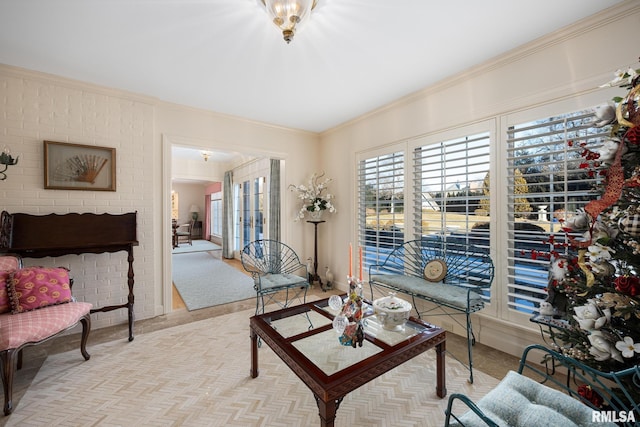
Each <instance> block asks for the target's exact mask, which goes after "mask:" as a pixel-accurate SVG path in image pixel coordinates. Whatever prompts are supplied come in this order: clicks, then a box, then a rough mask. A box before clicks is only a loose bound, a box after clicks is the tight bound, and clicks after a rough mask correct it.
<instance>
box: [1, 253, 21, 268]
mask: <svg viewBox="0 0 640 427" xmlns="http://www.w3.org/2000/svg"><path fill="white" fill-rule="evenodd" d="M18 268H20V259H19V258H17V257H15V256H12V255H2V256H0V270H17V269H18Z"/></svg>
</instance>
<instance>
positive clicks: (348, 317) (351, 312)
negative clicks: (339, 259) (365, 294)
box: [329, 276, 364, 348]
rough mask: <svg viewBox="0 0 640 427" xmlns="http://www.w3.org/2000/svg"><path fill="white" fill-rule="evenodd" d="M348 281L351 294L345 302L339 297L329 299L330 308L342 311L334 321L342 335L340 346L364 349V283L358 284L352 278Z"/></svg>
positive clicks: (349, 277) (348, 277) (336, 329)
mask: <svg viewBox="0 0 640 427" xmlns="http://www.w3.org/2000/svg"><path fill="white" fill-rule="evenodd" d="M347 281H348V282H349V294H348V295H347V297H346V298H345V300H344V301H342V298H340V297H339V296H337V295H334V296H332V297H331V298H329V306H330V307H331V308H333V309H334V310H338V309H339V310H340V314H338V315H337V316H336V317H335V318H334V319H333V328H334V329H335V331H336V332H337V333H338V334H339V335H340V337H339V338H338V340H339V341H340V344H342V345H344V346H351V347H353V348H356V346H359V347H362V343H363V342H364V326H363V325H362V317H363V314H364V311H363V307H362V302H363V300H362V283H361V282H360V281H358V282H356V281H355V280H354V278H353V277H351V276H347Z"/></svg>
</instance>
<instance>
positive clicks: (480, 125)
mask: <svg viewBox="0 0 640 427" xmlns="http://www.w3.org/2000/svg"><path fill="white" fill-rule="evenodd" d="M496 129H497V122H496V120H495V119H489V120H484V121H481V122H477V123H474V124H471V125H467V126H461V127H459V128H455V129H448V130H445V131H441V132H436V133H432V134H429V135H425V136H421V137H418V138H415V139H412V140H410V141H409V143H408V147H407V150H408V152H409V156H411V157H410V158H409V160H408V161H409V162H410V166H409V168H410V169H411V170H410V171H409V173H410V174H411V176H412V179H411V181H408V182H409V184H410V185H411V189H410V190H409V191H410V195H408V196H407V197H411V198H412V199H414V203H413V207H414V210H415V212H414V211H412V212H411V216H412V227H413V228H414V230H412V233H413V234H412V235H413V236H414V237H413V238H416V239H417V238H419V237H420V236H419V235H417V232H416V231H415V230H417V228H416V227H417V221H419V220H418V219H417V218H415V219H414V215H417V205H418V202H417V197H418V196H420V194H418V191H417V190H416V186H415V183H414V180H413V176H414V168H415V166H414V163H413V160H414V159H413V153H414V151H415V150H416V149H417V148H419V147H424V146H429V145H432V144H440V143H442V142H446V141H452V140H456V139H459V138H465V137H468V136H472V135H479V134H483V133H488V138H489V141H490V142H489V158H490V160H489V173H490V176H491V177H492V179H491V180H490V194H496V188H497V184H496V182H497V179H493V177H495V176H497V175H498V174H497V171H496V168H495V165H496V164H497V154H496V150H494V149H493V148H494V147H495V141H496ZM415 172H416V173H417V172H418V171H415ZM495 199H496V198H495V197H490V199H489V206H490V207H489V213H490V214H489V216H488V217H487V221H488V222H489V223H490V230H491V231H490V234H489V242H490V252H489V253H490V256H491V259H492V261H493V262H494V266H495V265H496V264H497V261H498V260H497V259H496V258H497V257H496V249H497V248H498V247H499V245H497V244H496V243H497V242H496V239H495V238H494V236H495V229H496V220H497V218H498V217H499V215H500V212H499V211H497V210H496V208H497V206H496V204H495ZM441 228H442V227H441ZM496 277H497V275H496ZM500 292H501V289H500V283H499V281H498V280H494V281H493V284H492V286H491V289H490V294H491V295H498V296H499V295H500ZM494 299H495V298H494V297H492V301H491V302H489V301H487V305H486V306H485V308H484V309H483V310H482V312H481V313H480V314H488V315H493V316H495V314H496V312H497V311H496V310H497V308H496V307H497V304H495V302H494Z"/></svg>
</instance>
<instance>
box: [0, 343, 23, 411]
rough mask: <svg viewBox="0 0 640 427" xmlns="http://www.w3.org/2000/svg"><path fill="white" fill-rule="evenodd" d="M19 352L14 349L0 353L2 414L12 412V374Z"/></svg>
mask: <svg viewBox="0 0 640 427" xmlns="http://www.w3.org/2000/svg"><path fill="white" fill-rule="evenodd" d="M18 354H20V351H16V349H10V350H3V351H0V370H1V371H2V385H3V387H4V414H5V415H9V414H11V412H12V411H13V401H12V398H13V373H14V372H15V368H16V359H17V355H18Z"/></svg>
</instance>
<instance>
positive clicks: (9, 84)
mask: <svg viewBox="0 0 640 427" xmlns="http://www.w3.org/2000/svg"><path fill="white" fill-rule="evenodd" d="M154 114H155V111H154V106H153V105H152V104H151V103H150V102H147V100H146V99H144V98H136V97H135V96H128V95H121V94H120V92H116V91H100V89H99V88H93V87H90V86H86V87H85V86H83V85H80V84H77V83H72V82H66V81H65V80H62V79H55V80H49V79H47V78H46V77H45V76H42V75H39V74H35V73H33V74H32V73H28V72H20V70H16V69H12V68H9V67H2V66H0V149H1V148H2V147H3V146H4V145H7V146H8V147H9V148H10V149H11V152H12V154H13V155H14V156H15V155H18V154H19V155H20V160H19V164H18V165H16V166H13V167H10V169H9V170H8V171H7V175H8V178H7V179H6V180H5V181H0V209H1V210H7V211H9V212H25V213H30V214H48V213H59V214H62V213H68V212H94V213H104V212H108V213H116V214H117V213H125V212H132V211H137V212H138V240H139V242H140V245H139V246H137V247H135V248H134V258H135V261H134V272H135V288H134V289H135V296H136V300H135V306H134V307H135V316H136V318H137V319H142V318H147V317H152V316H153V315H154V308H155V305H156V303H155V302H154V295H155V294H156V293H157V290H156V289H155V288H154V286H158V287H159V286H160V285H159V284H158V282H159V281H158V280H156V278H155V277H154V268H153V248H154V244H155V240H158V239H154V233H153V232H152V230H153V222H154V215H153V197H152V196H151V195H152V193H153V191H154V183H153V173H154V162H153V153H154V147H153V146H154ZM44 140H50V141H58V142H70V143H78V144H86V145H97V146H104V147H114V148H115V149H116V167H117V170H116V178H117V183H116V187H117V191H115V192H110V191H78V190H76V191H67V190H45V189H44V184H43V162H44V160H43V141H44ZM80 232H81V231H80ZM24 262H25V265H47V266H65V267H68V268H70V269H71V274H72V276H73V277H74V281H75V284H74V288H73V293H74V295H75V296H76V298H78V299H79V300H81V301H87V302H90V303H92V304H94V307H104V306H108V305H114V304H122V303H125V302H126V300H127V271H128V263H127V254H126V252H118V253H112V254H85V255H68V256H64V257H59V258H43V259H33V258H25V260H24ZM92 322H93V328H96V329H97V328H101V327H104V326H108V325H113V324H120V323H126V322H127V311H126V310H115V311H111V312H107V313H96V314H94V315H93V316H92ZM126 336H127V333H126V327H124V326H123V338H124V337H126Z"/></svg>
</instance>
